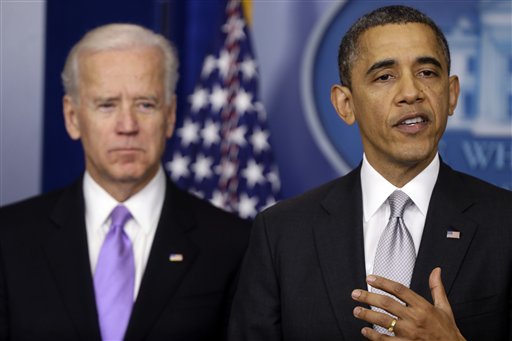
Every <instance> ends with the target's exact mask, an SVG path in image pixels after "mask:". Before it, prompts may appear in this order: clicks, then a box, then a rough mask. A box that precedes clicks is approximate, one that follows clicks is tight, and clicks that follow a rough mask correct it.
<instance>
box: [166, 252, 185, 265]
mask: <svg viewBox="0 0 512 341" xmlns="http://www.w3.org/2000/svg"><path fill="white" fill-rule="evenodd" d="M169 262H173V263H179V262H183V254H182V253H171V254H170V255H169Z"/></svg>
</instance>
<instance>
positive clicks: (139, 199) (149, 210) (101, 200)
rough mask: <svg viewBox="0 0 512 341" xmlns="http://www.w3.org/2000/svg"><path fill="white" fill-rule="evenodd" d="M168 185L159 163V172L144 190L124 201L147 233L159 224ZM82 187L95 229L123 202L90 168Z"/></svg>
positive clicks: (87, 217) (87, 209) (90, 223)
mask: <svg viewBox="0 0 512 341" xmlns="http://www.w3.org/2000/svg"><path fill="white" fill-rule="evenodd" d="M165 188H166V180H165V174H164V171H163V169H162V166H160V167H159V169H158V172H157V174H156V175H155V176H154V177H153V179H151V181H150V182H149V183H148V184H147V185H146V186H145V187H144V188H143V189H142V190H140V191H139V192H137V193H135V194H134V195H133V196H131V197H130V198H128V199H127V200H126V201H125V202H123V203H122V204H123V205H125V206H126V207H127V208H128V209H129V210H130V213H131V214H132V216H133V219H134V220H135V222H136V223H137V225H138V226H140V228H141V230H142V231H143V232H144V233H149V231H150V229H151V227H152V226H156V225H157V224H158V219H159V217H160V214H159V213H160V212H161V209H162V206H163V202H164V197H165ZM83 191H84V200H85V216H86V221H87V225H88V226H91V227H92V229H93V230H94V231H96V230H97V229H99V228H101V227H102V226H104V225H105V224H106V223H107V221H108V219H109V216H110V213H111V212H112V210H113V209H114V207H115V206H117V205H119V204H120V202H118V201H117V200H115V199H114V198H113V197H112V196H111V195H110V194H109V193H107V191H105V190H104V189H103V188H102V187H101V186H100V185H99V184H98V183H97V182H96V181H94V179H93V178H92V177H91V175H90V174H89V172H87V171H86V172H85V175H84V180H83ZM155 212H156V213H158V214H155Z"/></svg>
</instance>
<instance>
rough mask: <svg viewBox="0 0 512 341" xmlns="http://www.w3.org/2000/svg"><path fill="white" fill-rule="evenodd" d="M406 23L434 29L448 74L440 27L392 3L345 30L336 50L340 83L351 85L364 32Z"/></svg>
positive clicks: (410, 8) (414, 12)
mask: <svg viewBox="0 0 512 341" xmlns="http://www.w3.org/2000/svg"><path fill="white" fill-rule="evenodd" d="M408 23H420V24H424V25H427V26H429V27H430V28H431V29H432V30H433V31H434V34H435V36H436V39H437V43H438V44H439V46H440V47H441V49H442V50H443V54H444V57H445V59H446V64H447V65H448V74H450V48H449V47H448V42H447V41H446V37H445V36H444V34H443V32H442V31H441V29H440V28H439V27H438V26H437V25H436V23H435V22H434V21H433V20H432V19H431V18H430V17H428V16H427V15H425V14H424V13H422V12H420V11H418V10H417V9H414V8H412V7H408V6H402V5H393V6H386V7H380V8H377V9H376V10H374V11H372V12H370V13H368V14H366V15H364V16H362V17H361V18H359V19H358V20H357V21H356V22H355V23H354V24H353V25H352V26H351V27H350V28H349V30H348V31H347V33H346V34H345V36H344V37H343V39H342V40H341V43H340V47H339V50H338V68H339V74H340V81H341V83H342V84H343V85H345V86H347V87H349V88H350V87H351V86H352V84H351V83H352V80H351V71H352V65H353V63H354V61H355V60H356V59H357V57H358V55H359V38H360V37H361V35H362V34H363V33H364V32H366V31H367V30H369V29H370V28H373V27H376V26H383V25H388V24H408Z"/></svg>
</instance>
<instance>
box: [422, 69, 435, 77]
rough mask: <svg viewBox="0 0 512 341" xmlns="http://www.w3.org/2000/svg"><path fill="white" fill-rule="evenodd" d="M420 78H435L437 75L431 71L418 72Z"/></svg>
mask: <svg viewBox="0 0 512 341" xmlns="http://www.w3.org/2000/svg"><path fill="white" fill-rule="evenodd" d="M419 74H420V76H421V77H435V76H437V73H436V72H434V71H432V70H422V71H420V73H419Z"/></svg>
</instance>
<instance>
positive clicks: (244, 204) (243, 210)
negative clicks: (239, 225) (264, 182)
mask: <svg viewBox="0 0 512 341" xmlns="http://www.w3.org/2000/svg"><path fill="white" fill-rule="evenodd" d="M257 204H258V198H256V197H249V196H248V195H247V194H245V193H242V194H240V201H239V202H238V213H239V215H240V217H242V218H244V219H247V218H253V217H254V216H255V215H256V213H257V211H256V205H257Z"/></svg>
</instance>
